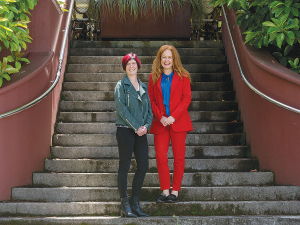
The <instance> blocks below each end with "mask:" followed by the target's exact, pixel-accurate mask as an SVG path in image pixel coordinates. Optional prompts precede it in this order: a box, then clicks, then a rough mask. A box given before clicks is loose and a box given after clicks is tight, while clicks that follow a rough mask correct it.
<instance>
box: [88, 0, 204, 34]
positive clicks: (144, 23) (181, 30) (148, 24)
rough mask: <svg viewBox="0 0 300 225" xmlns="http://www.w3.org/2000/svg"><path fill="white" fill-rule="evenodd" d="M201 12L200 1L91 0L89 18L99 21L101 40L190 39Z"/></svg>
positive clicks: (199, 19) (201, 14) (199, 20)
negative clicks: (194, 22) (194, 23)
mask: <svg viewBox="0 0 300 225" xmlns="http://www.w3.org/2000/svg"><path fill="white" fill-rule="evenodd" d="M202 9H203V7H202V1H201V0H135V1H128V0H90V3H89V17H90V18H95V19H96V20H98V21H100V23H101V38H102V39H124V38H125V39H131V38H135V39H136V38H143V39H145V38H149V39H150V38H151V39H166V38H168V39H170V38H176V39H189V38H190V36H191V21H192V22H193V21H197V22H201V18H202V16H203V13H202Z"/></svg>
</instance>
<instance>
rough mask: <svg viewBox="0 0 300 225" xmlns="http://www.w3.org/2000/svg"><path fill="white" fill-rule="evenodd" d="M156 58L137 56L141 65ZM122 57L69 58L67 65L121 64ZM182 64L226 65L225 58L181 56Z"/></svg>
mask: <svg viewBox="0 0 300 225" xmlns="http://www.w3.org/2000/svg"><path fill="white" fill-rule="evenodd" d="M155 57H156V56H139V60H140V61H141V63H142V65H144V64H152V63H153V60H154V59H155ZM122 59H123V56H69V57H68V64H69V65H70V64H121V63H122ZM180 60H181V62H182V64H183V65H184V66H185V64H198V63H199V64H204V63H211V64H214V63H217V64H218V63H226V57H225V56H182V57H180Z"/></svg>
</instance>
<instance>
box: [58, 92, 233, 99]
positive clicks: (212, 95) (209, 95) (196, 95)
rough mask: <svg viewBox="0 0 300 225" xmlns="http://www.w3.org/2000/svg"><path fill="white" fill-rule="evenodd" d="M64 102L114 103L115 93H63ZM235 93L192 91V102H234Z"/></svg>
mask: <svg viewBox="0 0 300 225" xmlns="http://www.w3.org/2000/svg"><path fill="white" fill-rule="evenodd" d="M61 99H62V100H64V101H114V92H113V91H63V92H61ZM234 99H235V92H234V91H192V101H222V100H225V101H232V100H234Z"/></svg>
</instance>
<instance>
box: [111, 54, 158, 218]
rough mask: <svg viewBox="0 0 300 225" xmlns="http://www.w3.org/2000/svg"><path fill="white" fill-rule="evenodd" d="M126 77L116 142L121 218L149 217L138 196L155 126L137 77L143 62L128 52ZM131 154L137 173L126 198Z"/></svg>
mask: <svg viewBox="0 0 300 225" xmlns="http://www.w3.org/2000/svg"><path fill="white" fill-rule="evenodd" d="M122 66H123V69H124V70H125V71H126V75H125V77H124V78H123V79H122V80H120V81H118V83H117V85H116V87H115V103H116V108H117V119H116V125H117V134H116V136H117V141H118V148H119V157H120V161H119V170H118V189H119V193H120V198H121V216H125V217H146V216H148V215H147V214H145V213H143V212H142V211H141V208H140V206H139V196H140V192H141V189H142V185H143V182H144V178H145V175H146V172H147V170H148V168H149V163H148V141H147V136H146V134H147V133H148V131H149V130H150V126H151V123H152V110H151V104H150V100H149V96H148V91H147V86H146V85H145V84H143V83H142V82H141V81H140V79H139V78H138V77H137V71H138V69H139V68H140V67H141V62H140V60H139V59H138V57H137V55H136V54H133V53H129V54H127V55H125V56H124V58H123V60H122ZM132 152H134V155H135V158H136V163H137V170H136V172H135V175H134V178H133V182H132V196H131V198H130V197H128V196H127V175H128V171H129V167H130V162H131V156H132Z"/></svg>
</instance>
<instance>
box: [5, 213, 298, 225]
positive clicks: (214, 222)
mask: <svg viewBox="0 0 300 225" xmlns="http://www.w3.org/2000/svg"><path fill="white" fill-rule="evenodd" d="M7 224H15V225H66V224H72V225H84V224H86V225H87V224H89V225H99V224H101V225H116V224H118V225H128V224H135V225H157V224H159V225H170V224H181V225H221V224H231V225H233V224H234V225H245V224H251V225H262V224H263V225H275V224H276V225H299V224H300V216H259V215H256V216H249V215H247V216H175V215H173V216H164V217H162V216H150V217H146V218H142V217H140V218H133V219H130V218H126V219H124V218H120V217H117V216H80V217H78V216H69V217H66V216H64V217H36V218H35V217H32V218H28V217H0V225H7Z"/></svg>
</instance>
